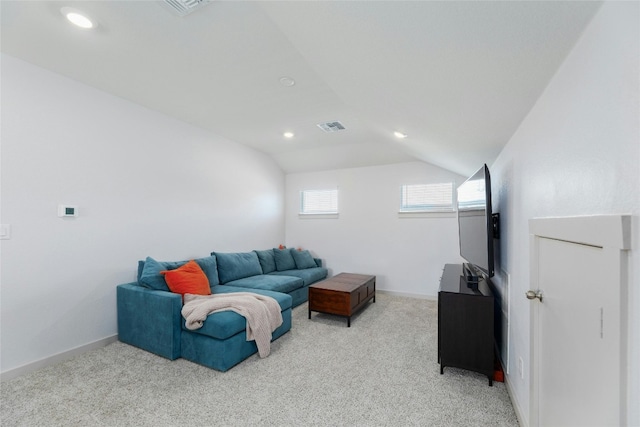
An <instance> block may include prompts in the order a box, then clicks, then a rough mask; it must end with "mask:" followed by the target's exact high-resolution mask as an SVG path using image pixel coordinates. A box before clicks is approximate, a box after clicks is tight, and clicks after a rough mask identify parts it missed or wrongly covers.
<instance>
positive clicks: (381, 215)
mask: <svg viewBox="0 0 640 427" xmlns="http://www.w3.org/2000/svg"><path fill="white" fill-rule="evenodd" d="M480 166H481V165H480ZM478 167H479V166H478ZM464 179H465V178H463V177H461V176H459V175H457V174H454V173H452V172H449V171H446V170H444V169H441V168H439V167H436V166H433V165H430V164H428V163H423V162H410V163H401V164H396V165H387V166H374V167H363V168H353V169H339V170H333V171H326V172H314V173H299V174H289V175H287V177H286V213H285V218H286V243H287V245H288V246H290V247H303V248H307V249H310V250H311V251H312V253H314V255H317V256H318V257H320V258H322V259H323V260H324V262H325V264H326V267H328V268H329V269H330V273H331V274H337V273H340V272H350V273H363V274H373V275H376V276H377V278H376V279H377V287H378V289H381V290H386V291H393V292H397V293H403V294H413V295H419V296H424V297H432V298H436V296H437V292H438V285H439V278H440V275H441V272H442V268H443V266H444V264H445V263H455V262H460V261H461V258H460V257H459V255H458V253H459V250H458V228H457V227H458V225H457V219H456V217H455V214H450V215H448V216H447V217H437V216H433V217H428V218H399V217H398V210H399V207H400V186H401V185H402V184H420V183H432V182H433V183H435V182H451V181H456V185H459V184H460V183H462V182H463V181H464ZM332 188H338V205H339V206H338V209H339V211H340V214H339V218H338V219H301V218H299V217H298V212H299V206H300V191H302V190H313V189H332Z"/></svg>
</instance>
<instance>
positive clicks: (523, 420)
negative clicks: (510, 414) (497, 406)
mask: <svg viewBox="0 0 640 427" xmlns="http://www.w3.org/2000/svg"><path fill="white" fill-rule="evenodd" d="M504 385H505V386H507V393H509V398H510V399H511V405H513V410H514V411H515V413H516V417H517V418H518V425H519V426H520V427H529V418H528V417H525V416H524V414H523V413H522V408H521V407H520V404H519V402H518V401H517V400H516V399H514V395H515V394H514V392H513V388H511V383H510V382H509V376H508V375H505V376H504Z"/></svg>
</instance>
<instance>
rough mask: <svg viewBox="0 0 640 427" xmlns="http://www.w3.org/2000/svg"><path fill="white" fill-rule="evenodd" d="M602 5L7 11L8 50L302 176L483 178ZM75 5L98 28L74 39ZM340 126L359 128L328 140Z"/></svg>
mask: <svg viewBox="0 0 640 427" xmlns="http://www.w3.org/2000/svg"><path fill="white" fill-rule="evenodd" d="M600 5H601V3H600V2H592V1H587V2H579V1H568V2H564V1H548V2H540V1H526V2H525V1H522V2H509V1H505V2H495V1H490V2H489V1H487V2H485V1H460V2H459V1H406V2H405V1H316V2H307V1H289V2H285V1H256V2H252V1H212V2H211V3H209V4H207V5H206V6H203V7H201V8H199V9H198V10H196V11H194V12H193V13H191V14H189V15H187V16H179V15H177V14H175V13H174V12H172V11H171V10H170V8H168V7H166V4H164V2H162V1H7V0H3V1H1V2H0V8H1V9H0V13H1V23H2V34H1V35H2V40H1V49H2V52H4V53H7V54H9V55H12V56H15V57H18V58H21V59H23V60H26V61H28V62H31V63H33V64H35V65H38V66H41V67H44V68H46V69H49V70H52V71H54V72H56V73H60V74H62V75H65V76H68V77H70V78H72V79H74V80H77V81H79V82H83V83H85V84H87V85H90V86H93V87H96V88H98V89H101V90H104V91H106V92H109V93H111V94H114V95H116V96H119V97H122V98H125V99H128V100H130V101H132V102H135V103H137V104H140V105H143V106H146V107H148V108H150V109H153V110H156V111H159V112H162V113H165V114H167V115H169V116H172V117H175V118H177V119H179V120H183V121H185V122H189V123H191V124H193V125H195V126H199V127H201V128H204V129H207V130H210V131H211V132H213V133H215V134H217V135H220V136H222V137H224V138H227V139H229V140H233V141H236V142H239V143H242V144H245V145H248V146H251V147H254V148H255V149H257V150H260V151H263V152H265V153H267V154H269V155H271V156H273V158H274V159H275V161H276V162H277V163H278V164H279V165H280V166H281V167H282V169H283V170H284V171H285V172H288V173H290V172H301V171H314V170H325V169H336V168H345V167H357V166H369V165H378V164H388V163H396V162H404V161H411V160H416V159H417V160H422V161H425V162H429V163H432V164H435V165H437V166H441V167H443V168H446V169H449V170H451V171H454V172H457V173H459V174H462V175H469V174H470V173H472V172H473V171H475V170H476V169H478V168H479V167H480V165H481V164H482V163H491V162H492V161H493V159H495V157H496V156H497V154H498V153H499V152H500V150H501V149H502V147H503V146H504V144H505V143H506V142H507V141H508V140H509V138H510V137H511V136H512V135H513V133H514V132H515V130H516V129H517V127H518V125H519V124H520V122H521V121H522V120H523V119H524V117H525V116H526V115H527V113H528V112H529V111H530V109H531V108H532V107H533V105H534V104H535V102H536V100H537V99H538V97H539V96H540V94H541V93H542V91H543V90H544V89H545V87H546V85H547V84H548V82H549V80H550V78H551V77H552V76H553V74H554V73H555V72H556V70H557V69H558V68H559V67H560V66H561V64H562V61H563V59H564V58H565V57H566V55H567V54H568V53H569V51H570V50H571V48H572V47H573V45H574V44H575V43H576V41H577V39H578V37H579V36H580V34H581V33H582V31H583V29H584V28H585V26H586V25H587V23H588V22H589V20H590V19H591V18H592V17H593V15H594V14H595V13H596V11H597V10H598V8H599V7H600ZM64 6H71V7H75V8H77V9H80V10H82V11H84V12H86V13H87V14H88V15H90V16H91V17H92V18H93V19H94V20H96V21H97V22H98V25H97V27H96V28H94V29H92V30H82V29H79V28H76V27H73V26H71V25H70V24H69V23H68V22H67V21H66V20H65V19H64V17H63V16H62V14H61V13H60V9H61V8H62V7H64ZM282 77H288V78H290V79H292V80H293V81H294V82H295V83H294V84H293V85H292V86H287V85H283V84H282V83H281V81H280V80H281V78H282ZM2 107H3V108H10V106H4V105H3V106H2ZM328 121H340V122H341V123H342V124H343V125H344V127H345V128H346V129H345V130H342V131H339V132H332V133H326V132H324V131H322V130H321V129H320V128H318V127H317V124H319V123H323V122H328ZM285 131H290V132H293V133H294V134H295V135H294V137H293V138H290V139H287V138H285V137H283V132H285ZM394 131H399V132H402V133H405V134H406V135H407V138H405V139H402V140H401V139H398V138H396V137H394V135H393V132H394Z"/></svg>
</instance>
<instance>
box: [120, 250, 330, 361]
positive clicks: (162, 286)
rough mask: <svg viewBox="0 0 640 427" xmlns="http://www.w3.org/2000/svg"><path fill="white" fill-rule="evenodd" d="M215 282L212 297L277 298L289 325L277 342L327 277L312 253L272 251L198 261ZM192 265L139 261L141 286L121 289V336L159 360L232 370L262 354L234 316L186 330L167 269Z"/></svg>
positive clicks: (213, 255) (212, 317)
mask: <svg viewBox="0 0 640 427" xmlns="http://www.w3.org/2000/svg"><path fill="white" fill-rule="evenodd" d="M195 261H196V262H197V263H198V265H199V266H200V267H201V268H202V270H203V272H204V273H205V275H206V276H207V279H208V280H209V285H210V288H211V293H213V294H216V293H229V292H254V293H258V294H261V295H267V296H270V297H273V298H274V299H275V300H276V301H277V302H278V304H279V305H280V308H281V310H282V318H283V323H282V325H281V326H280V327H278V328H277V329H276V330H275V331H274V332H273V338H272V339H274V340H275V339H277V338H278V337H280V336H282V335H283V334H284V333H286V332H287V331H289V330H290V329H291V309H292V308H293V307H296V306H298V305H300V304H302V303H304V302H305V301H307V299H308V296H309V285H311V284H312V283H315V282H317V281H320V280H323V279H324V278H326V277H327V274H328V271H327V269H326V268H324V267H322V262H321V260H320V259H317V258H313V257H312V256H311V255H310V253H309V252H308V251H298V250H295V249H268V250H264V251H252V252H236V253H221V252H212V253H211V256H208V257H204V258H199V259H196V260H195ZM186 262H187V260H185V261H177V262H160V261H156V260H154V259H153V258H147V259H146V260H144V261H139V262H138V279H137V281H136V282H131V283H125V284H121V285H118V286H117V292H116V293H117V311H118V337H119V339H120V341H122V342H125V343H127V344H131V345H134V346H136V347H139V348H142V349H144V350H147V351H150V352H152V353H155V354H157V355H159V356H163V357H166V358H168V359H171V360H174V359H177V358H179V357H182V358H184V359H187V360H190V361H192V362H195V363H199V364H201V365H204V366H208V367H210V368H213V369H217V370H219V371H226V370H228V369H230V368H231V367H233V366H234V365H236V364H238V363H240V362H241V361H243V360H244V359H246V358H247V357H249V356H251V355H252V354H254V353H256V352H257V347H256V345H255V342H253V341H247V340H246V320H245V318H244V317H242V316H241V315H239V314H237V313H235V312H233V311H223V312H218V313H214V314H211V315H210V316H208V317H207V320H206V321H205V322H204V325H203V327H202V328H200V329H196V330H188V329H187V328H186V327H185V322H184V319H183V318H182V315H181V313H180V311H181V310H182V296H181V295H180V294H174V293H172V292H171V291H170V290H169V288H168V286H167V284H166V282H165V281H164V277H163V276H162V275H161V274H160V271H163V270H173V269H176V268H178V267H180V266H182V265H184V264H185V263H186Z"/></svg>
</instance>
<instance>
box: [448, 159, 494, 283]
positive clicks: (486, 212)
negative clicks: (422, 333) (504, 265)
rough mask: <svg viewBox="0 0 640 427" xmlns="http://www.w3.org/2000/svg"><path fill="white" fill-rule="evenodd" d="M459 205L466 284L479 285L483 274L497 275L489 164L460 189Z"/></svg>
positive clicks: (459, 230)
mask: <svg viewBox="0 0 640 427" xmlns="http://www.w3.org/2000/svg"><path fill="white" fill-rule="evenodd" d="M457 203H458V236H459V240H460V256H462V258H464V259H465V260H466V261H467V262H466V263H464V264H463V272H464V275H465V278H466V280H467V283H470V284H472V283H477V282H478V278H479V276H480V275H483V276H485V277H492V276H493V274H494V259H493V236H494V218H493V213H492V211H491V177H490V175H489V168H488V167H487V165H486V164H485V165H484V166H482V167H481V168H480V169H479V170H478V171H477V172H476V173H474V174H473V175H472V176H471V177H470V178H469V179H467V180H466V181H465V182H464V183H462V185H460V186H459V187H458V202H457Z"/></svg>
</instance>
